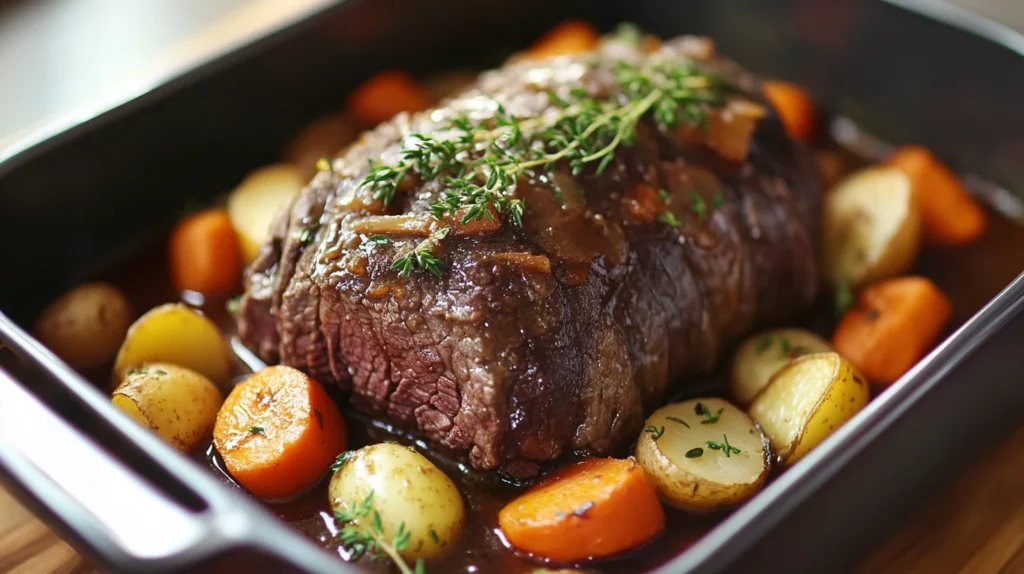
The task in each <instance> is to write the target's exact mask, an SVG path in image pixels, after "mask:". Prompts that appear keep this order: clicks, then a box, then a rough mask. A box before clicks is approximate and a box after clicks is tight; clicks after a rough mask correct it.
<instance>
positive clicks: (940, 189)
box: [888, 146, 988, 245]
mask: <svg viewBox="0 0 1024 574" xmlns="http://www.w3.org/2000/svg"><path fill="white" fill-rule="evenodd" d="M888 163H889V165H892V166H894V167H897V168H899V169H900V170H902V171H903V172H904V173H905V174H907V177H909V178H910V182H911V189H913V191H914V196H915V197H916V198H917V204H918V205H919V206H920V209H921V219H922V223H923V226H924V238H925V240H926V241H927V242H928V243H930V244H933V245H963V244H965V243H970V242H972V241H974V240H976V239H978V238H979V237H981V236H982V235H983V234H984V233H985V230H986V229H987V228H988V215H986V214H985V210H984V209H983V208H982V207H981V205H980V204H979V203H978V202H977V201H976V200H975V199H974V197H972V196H971V194H970V193H969V192H968V191H967V189H966V188H965V187H964V185H963V184H962V183H961V182H960V179H959V178H958V177H957V176H956V175H955V174H953V172H951V171H949V168H947V167H946V166H945V164H943V163H942V162H941V161H939V160H938V158H936V157H935V156H934V155H932V153H931V152H930V151H928V149H927V148H924V147H921V146H906V147H901V148H898V149H897V150H896V152H895V153H894V154H893V155H892V156H891V157H890V158H889V161H888Z"/></svg>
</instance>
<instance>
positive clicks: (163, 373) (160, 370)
mask: <svg viewBox="0 0 1024 574" xmlns="http://www.w3.org/2000/svg"><path fill="white" fill-rule="evenodd" d="M153 372H154V373H156V374H158V375H166V374H167V371H165V370H163V369H156V370H155V371H153Z"/></svg>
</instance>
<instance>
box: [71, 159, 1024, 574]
mask: <svg viewBox="0 0 1024 574" xmlns="http://www.w3.org/2000/svg"><path fill="white" fill-rule="evenodd" d="M857 163H861V162H857ZM850 167H853V163H852V162H851V166H850ZM1022 270H1024V227H1021V226H1018V225H1015V224H1014V223H1012V222H1010V221H1009V220H1008V219H1005V218H1003V217H999V216H994V217H992V219H991V222H990V227H989V230H988V232H987V233H986V235H985V236H984V237H983V238H982V239H981V240H980V241H978V242H976V243H974V244H972V245H969V246H966V247H961V248H946V249H941V250H938V249H929V248H925V249H924V251H923V252H922V253H921V254H920V256H919V257H918V260H917V263H916V268H915V270H914V272H916V273H919V274H922V275H926V276H928V277H929V278H931V279H932V280H933V281H935V282H936V283H937V284H938V285H939V286H940V287H941V288H942V289H943V291H945V292H946V293H947V294H948V295H949V297H950V298H951V299H952V301H953V309H954V315H953V320H952V321H951V324H950V326H949V330H948V332H952V331H953V330H955V329H956V328H957V327H959V326H960V325H961V324H962V323H963V322H964V321H965V320H967V319H968V318H969V317H970V316H972V315H973V314H974V313H975V312H977V311H978V310H979V309H980V308H981V307H982V306H984V305H985V304H986V303H987V302H988V301H989V300H991V299H992V297H994V296H995V295H996V294H997V293H998V292H999V291H1000V290H1001V289H1002V288H1003V287H1005V286H1006V285H1007V284H1008V283H1009V282H1010V281H1012V280H1013V279H1014V278H1015V277H1016V276H1017V275H1018V274H1019V273H1021V271H1022ZM100 278H101V279H104V280H106V281H109V282H111V283H113V284H115V285H117V286H119V287H121V288H122V289H123V290H124V291H125V292H126V293H127V294H128V296H129V298H130V299H131V301H132V304H133V305H134V306H135V309H136V310H137V311H140V312H141V311H142V310H145V309H149V308H151V307H153V306H156V305H159V304H162V303H165V302H167V301H174V300H178V299H180V297H179V296H178V294H176V293H174V292H173V289H172V288H171V286H170V285H171V283H170V280H169V278H168V276H167V271H166V263H165V259H164V255H163V245H162V244H161V245H154V246H152V247H151V248H149V249H147V250H146V251H145V252H144V253H141V254H140V255H139V256H138V257H136V258H133V259H132V260H131V261H128V262H125V263H124V264H122V265H120V266H118V267H117V268H115V269H112V270H109V271H108V272H106V273H104V274H102V275H101V276H100ZM199 307H200V308H201V309H202V310H203V311H204V312H205V313H206V314H207V315H209V316H211V317H212V318H214V319H215V320H216V321H217V322H218V323H219V324H220V325H221V326H222V327H223V328H224V331H225V333H226V334H228V336H230V334H231V333H233V332H234V322H233V320H232V318H231V317H230V316H229V314H228V313H227V312H226V311H225V309H224V305H223V302H219V301H218V302H211V303H208V304H204V305H200V306H199ZM834 323H835V320H834V313H833V310H832V302H831V297H830V295H829V294H828V293H824V294H823V295H822V297H821V299H820V301H819V304H818V305H817V308H816V310H815V312H814V313H813V314H812V316H811V317H809V318H808V320H807V322H806V326H807V327H809V328H811V329H812V330H814V331H817V332H819V333H821V334H823V335H825V336H826V337H827V336H828V335H829V334H830V333H831V330H832V329H833V327H834ZM236 362H237V365H236V368H237V373H238V374H239V375H242V374H244V373H246V372H248V368H247V367H246V366H245V364H244V363H243V362H242V361H241V360H238V361H236ZM109 372H110V371H109V369H102V370H98V371H96V372H95V373H87V375H88V376H90V378H91V379H92V380H94V381H95V382H96V383H97V385H98V386H99V387H100V388H103V389H106V388H107V386H108V384H109ZM724 384H725V380H724V377H723V376H722V374H721V373H719V375H716V376H715V377H713V378H711V379H709V380H706V381H692V382H691V383H690V384H688V385H687V386H686V388H684V389H683V390H682V391H681V392H680V394H679V395H678V396H677V397H676V399H679V398H687V397H694V396H700V395H708V394H724V388H725V387H724ZM225 390H226V389H225ZM343 412H344V414H345V417H346V423H347V426H348V433H349V444H348V448H350V449H357V448H359V447H361V446H363V445H366V444H372V443H376V442H381V441H383V440H398V441H399V442H402V443H405V444H415V441H414V440H413V439H412V438H411V437H408V436H405V435H403V434H401V433H396V432H392V431H391V430H390V429H388V428H387V427H385V426H384V425H382V424H379V423H374V422H373V421H370V420H368V419H367V418H366V417H365V416H363V415H360V414H358V413H355V412H354V411H352V410H350V409H343ZM419 450H420V451H421V452H423V453H424V454H425V455H427V456H428V457H430V458H431V459H432V460H434V462H435V463H437V464H438V466H439V467H440V468H442V469H443V470H444V471H445V472H447V473H448V475H449V476H451V477H452V479H453V480H454V481H455V482H456V484H457V485H458V487H459V489H460V491H461V492H462V494H463V496H464V499H465V501H466V509H467V523H466V527H465V530H464V532H463V534H462V536H461V539H460V541H459V543H458V545H457V547H456V548H455V549H454V550H453V551H452V552H451V553H450V554H449V555H448V556H447V557H445V558H443V559H439V560H435V561H432V562H430V563H428V564H427V565H426V567H427V570H428V571H429V572H499V571H500V572H532V571H533V570H535V569H537V568H541V567H545V566H548V565H546V564H544V563H543V562H542V561H539V560H534V559H532V558H530V557H528V556H523V555H520V554H518V553H516V552H514V551H513V550H511V549H509V548H508V547H507V546H506V545H505V544H504V543H503V541H502V539H501V537H500V535H499V532H498V528H497V514H498V511H499V510H500V508H501V507H502V506H503V505H504V504H505V503H506V502H507V501H509V500H510V499H512V498H513V497H514V496H516V495H517V494H518V493H520V492H522V490H523V489H524V488H525V486H517V485H513V484H509V483H505V482H501V481H500V480H497V479H496V478H494V477H488V476H483V475H480V474H476V473H472V472H467V471H466V470H465V467H462V466H461V465H460V464H458V463H457V462H455V461H452V460H449V459H445V458H443V457H441V456H439V455H437V454H436V453H431V452H430V451H429V450H427V449H426V448H425V447H424V446H423V445H420V448H419ZM622 454H628V453H622ZM194 456H195V457H196V458H197V459H198V460H200V461H202V462H203V463H204V464H207V465H208V466H209V467H210V469H211V472H214V473H215V474H217V475H218V476H220V477H222V478H223V480H224V482H225V483H226V484H228V485H231V486H234V487H236V488H239V489H241V487H239V486H238V485H237V484H235V483H234V481H233V480H231V478H230V476H229V475H228V474H227V472H226V471H225V470H223V468H224V467H223V464H222V463H221V461H220V459H219V457H218V455H217V454H216V452H215V450H214V449H213V446H212V444H211V443H210V442H207V443H206V446H205V447H204V448H202V449H200V450H199V451H197V452H196V453H195V455H194ZM328 481H329V476H325V477H324V479H323V480H322V481H321V482H320V483H319V484H318V485H317V486H316V487H314V488H313V489H312V490H311V491H310V492H308V493H306V494H304V495H303V496H301V497H299V498H298V499H296V500H294V501H291V502H286V503H273V504H267V506H268V507H269V508H270V509H271V511H273V512H274V513H275V514H277V515H278V516H280V517H281V519H282V520H284V521H285V522H287V523H288V524H290V525H291V526H292V527H294V528H295V529H297V530H299V531H300V532H302V533H303V534H304V535H306V536H307V537H308V538H310V539H311V540H314V541H316V542H317V543H319V544H321V545H323V546H324V547H325V548H328V549H330V550H331V551H333V552H337V553H338V555H339V556H340V557H341V558H343V559H345V558H347V557H348V556H347V554H346V552H345V551H344V549H342V548H341V547H340V543H339V541H338V539H337V538H336V537H335V534H336V533H337V527H336V526H335V524H334V520H333V517H332V515H331V511H330V508H329V505H328V498H327V492H326V490H327V483H328ZM666 514H667V518H668V522H667V527H666V529H665V532H664V533H663V534H662V535H661V536H660V537H658V538H657V539H656V540H654V541H652V542H651V543H649V544H647V545H646V546H644V547H642V548H639V549H634V550H633V551H630V552H627V553H625V554H623V555H620V556H617V557H615V558H612V559H607V560H602V561H600V562H592V563H584V564H578V565H576V566H577V567H578V568H580V569H581V570H585V571H588V572H590V571H593V572H605V573H616V572H622V573H626V572H642V571H646V570H649V569H653V568H655V567H657V566H658V565H660V564H663V563H664V562H666V561H667V560H669V559H670V558H672V557H673V556H676V555H677V554H679V553H680V552H682V551H684V550H685V549H686V548H687V547H688V546H690V545H691V544H693V543H694V542H695V541H696V540H698V539H699V538H700V537H701V536H703V535H704V534H705V533H706V532H707V531H708V530H710V529H711V528H712V527H713V526H714V525H715V524H717V523H718V522H719V521H720V520H721V519H722V518H723V517H724V516H725V514H718V515H714V516H707V517H696V516H691V515H689V514H686V513H683V512H680V511H678V510H674V509H671V508H666ZM360 567H362V568H364V569H365V570H366V571H368V572H389V571H392V570H391V566H390V565H389V564H387V563H384V562H370V561H368V560H363V561H361V562H360Z"/></svg>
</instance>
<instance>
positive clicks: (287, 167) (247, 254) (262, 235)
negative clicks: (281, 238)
mask: <svg viewBox="0 0 1024 574" xmlns="http://www.w3.org/2000/svg"><path fill="white" fill-rule="evenodd" d="M302 184H303V181H302V176H301V175H300V174H299V168H297V167H295V166H294V165H291V164H284V163H281V164H274V165H268V166H265V167H261V168H259V169H257V170H255V171H253V172H251V173H250V174H249V175H247V176H246V178H245V179H244V180H242V183H240V184H239V185H238V187H236V188H235V189H234V191H232V192H231V195H229V196H228V217H229V218H231V225H232V226H234V228H235V232H236V233H238V241H239V242H240V243H241V246H242V256H243V257H244V258H245V260H246V261H252V260H253V259H255V258H256V253H257V252H258V251H259V249H260V245H262V244H263V242H264V241H266V239H267V237H268V236H269V233H270V224H271V222H272V221H273V220H274V216H275V215H276V214H277V211H278V210H279V209H280V208H281V206H283V205H285V204H286V203H287V202H288V200H289V199H291V198H292V197H294V196H295V194H297V193H299V190H300V189H302Z"/></svg>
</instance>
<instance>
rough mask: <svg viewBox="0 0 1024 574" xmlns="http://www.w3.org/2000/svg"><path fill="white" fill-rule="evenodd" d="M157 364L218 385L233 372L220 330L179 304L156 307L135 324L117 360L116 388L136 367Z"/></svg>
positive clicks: (115, 364)
mask: <svg viewBox="0 0 1024 574" xmlns="http://www.w3.org/2000/svg"><path fill="white" fill-rule="evenodd" d="M153 362H164V363H172V364H175V365H180V366H182V367H185V368H188V369H192V370H194V371H196V372H197V373H199V374H201V375H203V376H205V377H207V378H209V379H210V380H211V381H214V382H216V383H220V382H223V381H224V380H226V379H227V377H228V374H229V373H230V371H231V361H230V358H229V354H228V349H227V345H226V344H225V342H224V338H223V335H221V332H220V330H219V329H218V328H217V326H216V325H215V324H214V323H213V321H211V320H210V319H208V318H206V317H205V316H203V315H202V314H200V313H199V312H198V311H195V310H193V309H191V308H189V307H187V306H185V305H181V304H179V303H169V304H167V305H160V306H159V307H154V308H153V309H151V310H150V311H149V312H147V313H146V314H145V315H143V316H141V317H139V318H138V319H137V320H136V321H135V322H134V323H132V326H131V327H130V328H129V329H128V334H127V336H126V337H125V338H124V343H122V344H121V349H120V350H118V352H117V358H116V359H115V360H114V373H113V383H114V385H117V384H120V383H121V381H123V380H124V378H125V376H126V375H127V373H128V370H129V369H131V368H132V367H136V366H138V365H142V364H144V363H153Z"/></svg>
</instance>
